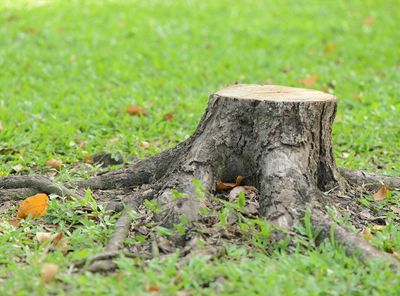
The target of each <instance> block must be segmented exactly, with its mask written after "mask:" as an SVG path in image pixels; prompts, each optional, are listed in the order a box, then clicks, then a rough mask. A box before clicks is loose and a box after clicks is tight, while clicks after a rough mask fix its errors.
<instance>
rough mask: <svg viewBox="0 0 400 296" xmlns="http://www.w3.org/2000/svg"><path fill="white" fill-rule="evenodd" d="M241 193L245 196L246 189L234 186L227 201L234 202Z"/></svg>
mask: <svg viewBox="0 0 400 296" xmlns="http://www.w3.org/2000/svg"><path fill="white" fill-rule="evenodd" d="M242 192H243V193H244V194H246V189H245V188H244V186H236V187H235V188H232V190H231V192H229V201H230V202H233V201H235V200H236V199H237V197H238V196H239V194H240V193H242Z"/></svg>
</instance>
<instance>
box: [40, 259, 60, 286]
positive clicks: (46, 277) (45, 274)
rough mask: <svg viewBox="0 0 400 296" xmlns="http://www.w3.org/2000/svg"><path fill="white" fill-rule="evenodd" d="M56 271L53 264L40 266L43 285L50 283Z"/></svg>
mask: <svg viewBox="0 0 400 296" xmlns="http://www.w3.org/2000/svg"><path fill="white" fill-rule="evenodd" d="M58 270H59V267H58V265H56V264H53V263H44V264H43V265H42V270H41V277H42V281H43V282H44V283H45V284H48V283H50V282H51V281H52V280H53V279H54V277H55V276H56V275H57V273H58Z"/></svg>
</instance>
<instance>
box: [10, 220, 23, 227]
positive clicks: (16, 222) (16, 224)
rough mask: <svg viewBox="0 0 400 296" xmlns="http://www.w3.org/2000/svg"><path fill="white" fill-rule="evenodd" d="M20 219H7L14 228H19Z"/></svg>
mask: <svg viewBox="0 0 400 296" xmlns="http://www.w3.org/2000/svg"><path fill="white" fill-rule="evenodd" d="M20 221H21V220H20V219H10V220H7V222H8V224H10V225H11V226H12V227H14V228H18V227H19V223H20Z"/></svg>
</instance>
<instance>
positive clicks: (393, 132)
mask: <svg viewBox="0 0 400 296" xmlns="http://www.w3.org/2000/svg"><path fill="white" fill-rule="evenodd" d="M399 28H400V10H399V9H398V1H396V0H393V1H389V0H388V1H375V0H371V1H365V0H363V1H361V0H360V1H319V0H313V1H298V0H297V1H288V0H285V1H278V0H276V1H261V0H260V1H225V0H218V1H212V0H207V1H205V0H204V1H172V0H171V1H163V0H149V1H117V0H115V1H111V0H110V1H94V0H93V1H83V0H82V1H56V0H54V1H51V0H48V1H39V0H37V1H34V0H30V1H27V0H25V1H19V0H14V1H13V0H2V1H0V176H5V175H8V174H12V173H15V172H14V170H15V166H16V165H22V171H21V172H20V173H32V174H33V173H46V172H48V171H49V168H48V167H47V166H46V161H47V160H48V159H50V158H55V159H60V160H62V161H63V162H64V164H65V165H64V167H63V169H62V170H61V172H60V174H59V175H58V176H57V179H58V180H60V181H65V180H69V179H73V178H78V177H84V176H85V174H83V173H81V172H80V171H79V170H77V169H76V168H75V166H74V163H76V162H78V161H82V159H84V157H85V156H86V155H91V154H93V153H98V152H102V151H107V152H111V153H122V155H124V157H125V158H126V159H128V156H132V155H133V156H135V157H139V158H143V157H145V156H148V155H151V154H154V153H157V152H160V151H162V150H164V149H165V148H168V147H171V146H173V145H175V144H176V143H178V142H180V141H182V140H184V139H185V138H187V137H188V136H189V135H190V134H191V133H192V132H193V130H194V129H195V127H196V124H197V122H198V121H199V120H200V117H201V115H202V113H203V111H204V109H205V107H206V104H207V98H208V95H209V94H210V93H212V92H214V91H216V90H218V89H219V88H221V87H222V86H223V85H226V84H231V83H234V82H240V83H260V84H265V83H269V84H271V83H274V84H283V85H289V86H303V85H302V83H301V82H300V81H301V80H304V79H307V78H308V77H310V76H311V75H314V74H315V75H317V81H316V83H315V84H314V85H312V86H311V87H312V88H316V89H322V90H325V91H330V92H333V93H334V94H335V95H336V96H337V97H338V99H339V107H338V115H337V118H336V122H335V124H334V145H335V155H336V160H337V162H338V163H339V165H341V166H347V167H351V168H362V169H367V170H369V171H372V172H380V173H386V174H389V175H400V153H399V152H400V150H399V147H400V116H399V112H400V55H399V48H400V30H399ZM128 105H137V106H142V107H144V108H146V110H147V111H148V112H147V113H148V114H147V116H144V117H132V116H129V115H128V114H127V113H126V107H127V106H128ZM170 112H173V114H174V118H173V120H172V121H168V120H165V115H166V114H168V113H170ZM143 141H146V142H148V143H149V147H142V146H143V145H141V143H142V142H143ZM95 169H96V168H93V170H95ZM89 173H90V172H89ZM393 198H397V199H398V196H396V195H394V197H393ZM394 202H395V203H398V202H399V201H397V200H395V201H394ZM50 206H51V207H50V215H49V216H48V217H47V218H45V219H47V220H46V221H47V222H52V223H54V224H56V225H58V226H59V229H61V230H63V231H65V232H66V234H67V236H68V239H69V242H70V246H69V248H70V251H71V252H70V253H68V255H67V256H63V254H62V252H61V251H60V250H58V251H56V252H51V253H49V254H48V255H46V257H45V258H41V255H40V254H41V253H42V251H43V246H42V245H39V244H38V243H37V242H36V241H35V240H33V239H31V237H32V235H34V234H35V233H36V232H37V231H38V230H42V231H43V225H42V224H40V223H37V222H34V221H27V222H26V224H24V227H22V228H19V229H13V228H10V227H8V226H7V225H6V224H4V223H0V225H1V226H0V294H1V293H5V294H10V295H31V294H32V293H36V294H39V295H40V294H44V293H46V292H54V293H56V294H60V293H62V291H64V293H66V294H71V293H72V294H74V293H75V294H76V295H87V294H100V293H101V292H102V293H104V294H106V295H110V294H116V295H117V294H124V293H126V291H127V290H129V291H132V293H130V295H131V294H135V293H137V294H145V293H151V292H150V291H149V290H152V289H151V288H149V287H153V286H154V287H157V288H159V289H160V291H159V293H160V294H176V293H177V291H186V292H188V291H191V292H192V293H193V294H198V293H199V294H206V295H210V294H218V295H219V294H224V293H225V294H232V293H237V294H238V295H243V294H244V293H259V294H269V295H316V294H323V295H331V294H333V295H343V294H355V295H360V294H386V295H387V294H398V293H400V291H398V290H399V289H400V288H399V287H400V280H399V278H398V276H397V275H394V274H392V273H391V272H390V270H389V268H388V266H385V265H382V264H379V263H377V262H374V263H373V264H372V263H371V265H370V266H363V265H361V264H360V263H358V262H357V260H356V259H354V258H349V257H346V256H345V255H344V252H343V250H341V249H340V248H339V247H337V246H335V245H332V244H326V245H323V246H321V247H319V248H317V249H314V248H311V247H310V248H308V249H307V248H301V249H299V250H298V251H296V252H295V253H294V254H290V255H289V254H287V253H286V252H285V251H282V252H279V251H278V250H276V251H275V252H273V254H272V256H266V255H265V254H263V253H262V252H261V253H260V254H247V251H246V250H244V249H243V248H239V247H236V248H235V247H233V246H231V247H229V256H227V257H226V258H224V259H221V260H220V261H207V258H197V259H193V260H192V261H191V262H189V263H188V264H187V265H185V266H182V267H178V265H177V263H176V262H177V258H176V257H168V258H165V259H163V260H156V259H154V260H153V261H151V262H150V263H149V264H146V263H144V262H143V261H140V260H136V264H132V261H131V260H130V259H126V258H120V259H119V266H120V271H119V272H118V273H117V274H115V275H114V276H110V277H104V276H101V275H91V274H89V273H82V274H74V275H70V274H69V271H68V267H69V264H70V262H71V261H72V260H74V259H80V258H83V257H85V256H86V255H87V254H90V253H91V252H94V251H98V250H99V249H100V248H101V245H102V244H104V243H105V242H106V241H107V238H108V236H109V234H110V233H111V231H112V227H110V225H112V223H113V221H114V219H115V217H108V216H106V215H104V214H103V213H99V217H100V218H99V219H100V220H99V221H100V222H96V223H95V222H94V221H93V220H91V219H89V218H88V217H86V216H84V215H83V216H82V217H80V218H79V219H81V221H80V222H81V223H82V224H83V225H84V227H71V226H70V225H71V221H73V220H74V219H78V218H77V217H75V216H76V215H77V214H76V213H75V212H74V206H75V205H73V204H69V205H63V207H65V208H57V207H58V206H57V203H56V202H55V200H54V201H52V203H51V204H50ZM59 207H61V205H60V206H59ZM12 210H13V209H11V210H10V212H9V213H8V214H10V215H11V213H12ZM51 213H53V215H51ZM57 213H58V215H56V214H57ZM60 213H64V216H63V215H61V216H62V217H61V218H60ZM57 217H58V218H59V219H58V220H57V221H54V219H56V218H57ZM389 218H390V217H389ZM52 219H53V220H52ZM388 223H389V226H390V227H388V229H387V230H385V231H384V232H383V233H380V232H379V233H377V235H376V237H375V238H374V240H375V243H376V244H377V245H379V246H381V247H382V248H386V249H387V246H388V245H390V246H391V247H393V248H395V249H396V248H397V250H398V252H400V235H399V232H398V231H397V230H398V229H399V225H398V224H397V223H394V222H392V220H390V219H389V220H388ZM250 255H251V256H250ZM43 261H45V262H54V263H57V264H58V265H60V266H61V271H60V274H59V275H58V277H57V281H54V282H53V283H52V284H50V285H47V286H43V285H42V284H41V282H40V276H39V273H40V265H41V263H42V262H43ZM63 289H64V290H63ZM396 289H397V290H396ZM1 290H2V291H3V292H1ZM71 291H73V292H71ZM396 291H397V292H396ZM181 295H189V294H183V292H181Z"/></svg>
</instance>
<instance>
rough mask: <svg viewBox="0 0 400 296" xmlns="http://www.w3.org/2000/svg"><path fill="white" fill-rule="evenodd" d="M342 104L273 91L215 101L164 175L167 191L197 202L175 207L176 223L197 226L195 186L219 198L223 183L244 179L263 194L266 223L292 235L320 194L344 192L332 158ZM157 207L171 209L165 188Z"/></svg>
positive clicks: (244, 88) (237, 91) (255, 88)
mask: <svg viewBox="0 0 400 296" xmlns="http://www.w3.org/2000/svg"><path fill="white" fill-rule="evenodd" d="M336 104H337V101H336V98H335V97H334V96H333V95H330V94H325V93H322V92H319V91H313V90H305V89H298V88H291V87H283V86H273V85H272V86H271V85H270V86H260V85H233V86H230V87H227V88H224V89H222V90H220V91H219V92H217V93H215V94H213V95H211V97H210V99H209V103H208V108H207V111H206V112H205V115H204V116H203V118H202V120H201V122H200V124H199V125H198V127H197V130H196V132H195V133H194V135H193V136H192V137H191V138H190V139H188V140H187V141H185V142H184V143H183V144H182V146H181V149H180V150H181V151H180V153H179V154H177V155H176V156H177V159H176V161H175V162H174V165H173V166H172V167H171V168H170V169H169V170H168V172H167V174H166V175H167V178H168V179H171V180H169V181H167V182H166V184H167V185H166V187H170V188H176V189H178V190H179V191H182V192H184V193H186V194H188V196H190V197H192V198H188V199H186V200H182V201H180V203H179V204H178V206H176V207H174V209H173V213H174V214H176V215H169V217H170V218H169V219H170V222H173V221H174V220H175V219H176V218H177V216H179V215H182V214H185V215H186V216H187V217H189V218H190V219H192V220H196V219H198V215H199V214H198V213H199V208H200V207H201V206H202V203H201V201H199V200H198V199H196V198H195V194H194V192H195V187H194V185H192V182H191V179H192V178H196V179H198V180H199V181H200V182H201V183H202V185H203V187H204V189H205V190H206V191H207V192H213V190H214V188H215V184H216V182H217V181H232V180H234V179H235V178H236V177H237V176H245V177H246V178H245V181H244V182H245V184H247V185H253V186H255V187H256V188H257V189H258V190H259V192H260V206H261V211H260V213H261V215H264V216H266V217H268V218H269V219H270V220H271V221H272V222H273V223H275V224H277V225H279V226H285V227H290V226H291V225H292V224H293V223H294V222H295V221H297V219H298V216H299V214H300V213H303V212H304V211H303V210H304V209H305V208H307V207H313V206H314V205H315V202H317V201H316V198H315V196H317V194H316V193H317V192H321V191H326V190H329V189H331V188H333V187H335V186H339V187H344V186H345V185H346V182H345V181H344V180H343V179H342V178H341V176H340V174H339V172H338V170H337V167H336V164H335V161H334V157H333V153H332V138H331V131H332V123H333V120H334V117H335V113H336ZM158 200H159V202H160V204H161V206H162V207H165V206H167V205H169V206H170V205H171V204H173V196H172V195H171V192H170V191H169V190H168V189H167V188H164V189H163V190H162V191H161V193H160V195H159V196H158Z"/></svg>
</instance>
